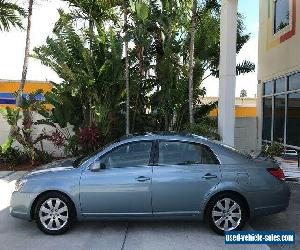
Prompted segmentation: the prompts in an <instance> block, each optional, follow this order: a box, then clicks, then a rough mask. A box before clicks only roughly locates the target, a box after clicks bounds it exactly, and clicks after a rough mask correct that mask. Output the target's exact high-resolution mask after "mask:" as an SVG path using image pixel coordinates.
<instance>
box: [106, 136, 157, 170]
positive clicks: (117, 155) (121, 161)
mask: <svg viewBox="0 0 300 250" xmlns="http://www.w3.org/2000/svg"><path fill="white" fill-rule="evenodd" d="M151 147H152V142H148V141H147V142H132V143H128V144H124V145H121V146H119V147H117V148H116V149H113V150H112V151H111V152H109V153H107V154H106V155H105V156H104V157H103V158H102V159H101V163H104V164H105V166H106V168H124V167H135V166H147V165H149V161H150V153H151Z"/></svg>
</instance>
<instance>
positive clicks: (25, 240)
mask: <svg viewBox="0 0 300 250" xmlns="http://www.w3.org/2000/svg"><path fill="white" fill-rule="evenodd" d="M5 174H7V173H5ZM21 174H22V173H14V174H11V175H9V176H7V177H3V176H4V172H2V173H1V172H0V249H1V250H5V249H9V250H13V249H45V250H46V249H56V250H59V249H64V250H67V249H85V250H86V249H105V250H109V249H116V250H122V249H130V250H135V249H137V250H143V249H147V250H148V249H149V250H151V249H153V250H160V249H163V250H168V249H180V250H181V249H205V250H210V249H213V250H214V249H216V250H218V249H220V250H221V249H222V250H225V249H226V250H227V249H245V250H250V249H253V250H264V249H266V250H267V249H270V248H269V247H268V246H266V245H256V246H255V245H253V246H251V245H237V246H229V245H224V237H222V236H218V235H215V234H214V233H212V232H211V231H210V229H208V228H207V226H206V225H205V224H204V223H201V222H199V223H198V222H197V223H196V222H183V221H177V222H129V223H126V222H82V223H78V224H77V225H76V226H75V227H74V229H72V230H71V231H69V232H68V233H67V234H65V235H60V236H48V235H45V234H43V233H41V232H40V231H39V230H38V229H37V227H36V225H35V223H34V222H26V221H22V220H19V219H15V218H12V217H11V216H9V199H10V195H11V193H12V190H13V187H14V182H15V180H16V179H17V178H18V177H19V176H20V175H21ZM246 230H253V229H252V228H251V227H250V226H249V225H248V226H247V227H246ZM269 230H272V229H269Z"/></svg>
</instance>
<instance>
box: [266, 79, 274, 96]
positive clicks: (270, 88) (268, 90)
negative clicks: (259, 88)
mask: <svg viewBox="0 0 300 250" xmlns="http://www.w3.org/2000/svg"><path fill="white" fill-rule="evenodd" d="M271 94H273V81H269V82H265V83H264V95H271Z"/></svg>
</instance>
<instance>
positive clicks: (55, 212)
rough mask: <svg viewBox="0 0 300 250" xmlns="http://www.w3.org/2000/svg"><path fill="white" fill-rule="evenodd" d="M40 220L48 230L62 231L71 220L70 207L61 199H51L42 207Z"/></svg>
mask: <svg viewBox="0 0 300 250" xmlns="http://www.w3.org/2000/svg"><path fill="white" fill-rule="evenodd" d="M39 219H40V221H41V223H42V225H43V226H44V227H45V228H46V229H48V230H51V231H56V230H60V229H61V228H63V227H64V226H65V225H66V224H67V222H68V220H69V211H68V207H67V205H66V203H65V202H63V201H62V200H61V199H59V198H49V199H47V200H46V201H44V202H43V204H42V205H41V207H40V210H39Z"/></svg>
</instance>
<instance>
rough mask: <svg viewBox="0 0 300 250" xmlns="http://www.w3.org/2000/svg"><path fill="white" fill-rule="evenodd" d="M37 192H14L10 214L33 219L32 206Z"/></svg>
mask: <svg viewBox="0 0 300 250" xmlns="http://www.w3.org/2000/svg"><path fill="white" fill-rule="evenodd" d="M36 197H37V194H34V193H22V192H13V193H12V196H11V200H10V215H11V216H13V217H16V218H20V219H24V220H28V221H30V220H32V218H31V206H32V203H33V201H34V199H35V198H36Z"/></svg>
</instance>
